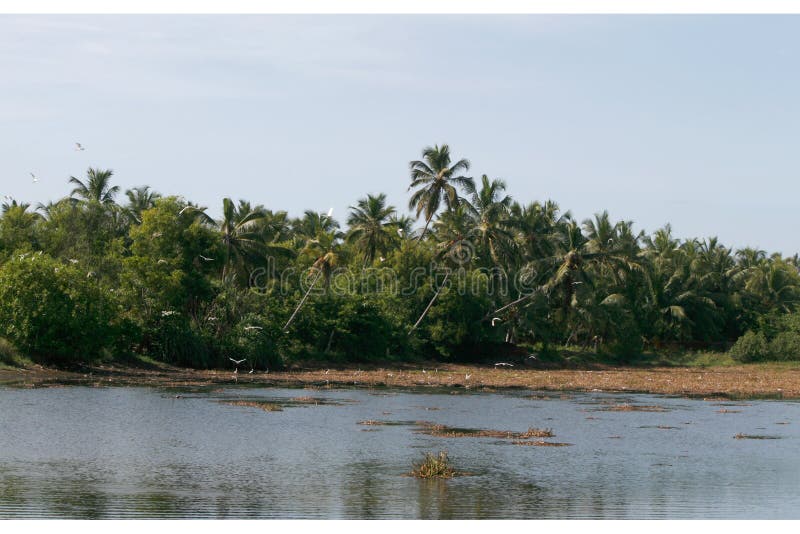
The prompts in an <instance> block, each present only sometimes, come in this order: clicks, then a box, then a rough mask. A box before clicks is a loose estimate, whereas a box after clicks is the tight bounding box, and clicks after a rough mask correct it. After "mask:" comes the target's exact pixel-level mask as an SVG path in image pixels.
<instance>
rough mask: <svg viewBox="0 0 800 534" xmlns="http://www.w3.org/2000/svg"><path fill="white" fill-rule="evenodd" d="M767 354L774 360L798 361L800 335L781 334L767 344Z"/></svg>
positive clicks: (799, 357)
mask: <svg viewBox="0 0 800 534" xmlns="http://www.w3.org/2000/svg"><path fill="white" fill-rule="evenodd" d="M769 352H770V355H771V357H772V358H774V359H776V360H800V334H798V333H797V332H781V333H780V334H778V335H777V336H775V338H774V339H773V340H772V341H770V342H769Z"/></svg>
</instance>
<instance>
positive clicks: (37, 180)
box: [30, 173, 39, 183]
mask: <svg viewBox="0 0 800 534" xmlns="http://www.w3.org/2000/svg"><path fill="white" fill-rule="evenodd" d="M30 175H31V178H33V183H38V182H39V179H38V178H37V177H36V175H35V174H33V173H30Z"/></svg>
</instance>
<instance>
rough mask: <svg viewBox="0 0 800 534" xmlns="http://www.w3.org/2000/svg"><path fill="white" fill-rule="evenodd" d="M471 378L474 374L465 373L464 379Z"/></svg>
mask: <svg viewBox="0 0 800 534" xmlns="http://www.w3.org/2000/svg"><path fill="white" fill-rule="evenodd" d="M470 378H472V375H464V380H469V379H470Z"/></svg>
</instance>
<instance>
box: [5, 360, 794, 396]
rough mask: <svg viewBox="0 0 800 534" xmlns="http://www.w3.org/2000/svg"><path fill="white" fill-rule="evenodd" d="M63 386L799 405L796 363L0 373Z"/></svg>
mask: <svg viewBox="0 0 800 534" xmlns="http://www.w3.org/2000/svg"><path fill="white" fill-rule="evenodd" d="M66 385H84V386H93V387H105V386H144V387H148V386H149V387H175V388H180V387H203V386H212V385H252V386H256V385H263V386H265V387H367V388H368V387H390V388H425V387H431V388H434V387H435V388H453V389H461V390H464V389H469V390H476V391H486V392H491V391H494V390H500V389H527V390H532V391H603V392H609V393H651V394H662V395H684V396H692V397H726V398H743V397H750V398H756V397H761V398H774V399H800V365H791V366H787V365H781V364H750V365H736V366H726V367H646V368H642V367H610V366H609V367H603V368H597V369H591V370H588V369H587V370H576V369H544V370H540V369H529V368H500V369H498V368H492V367H483V366H474V365H456V364H439V365H437V364H433V365H432V366H431V367H416V366H414V367H412V366H397V367H383V368H372V369H357V368H349V369H341V368H340V369H334V368H331V369H304V370H303V369H301V370H290V371H278V372H259V371H257V372H254V373H252V374H249V373H247V372H242V373H239V374H234V373H233V372H232V371H227V370H195V369H184V368H178V367H170V366H161V365H159V366H156V367H153V368H142V367H127V366H118V365H97V366H93V367H87V368H86V369H85V370H83V371H65V370H59V369H53V368H46V367H41V366H32V367H26V368H18V369H0V387H2V386H7V387H21V388H37V387H58V386H66Z"/></svg>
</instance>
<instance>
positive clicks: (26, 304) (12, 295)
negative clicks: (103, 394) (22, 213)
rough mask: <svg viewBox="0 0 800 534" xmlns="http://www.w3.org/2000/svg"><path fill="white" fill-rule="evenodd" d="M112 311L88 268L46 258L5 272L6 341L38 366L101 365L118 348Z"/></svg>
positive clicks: (1, 328) (0, 315) (1, 284)
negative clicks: (110, 349) (104, 355)
mask: <svg viewBox="0 0 800 534" xmlns="http://www.w3.org/2000/svg"><path fill="white" fill-rule="evenodd" d="M112 311H113V310H112V306H111V301H110V299H109V298H108V296H107V294H106V292H105V291H104V290H103V289H102V288H101V287H100V285H99V284H98V282H97V280H96V279H95V278H94V276H93V274H92V273H91V272H89V273H88V274H87V272H86V270H85V268H84V269H81V268H79V267H77V266H74V265H65V264H62V263H61V262H59V261H57V260H55V259H53V258H51V257H49V256H47V255H46V254H31V255H25V256H18V257H15V258H14V259H12V260H10V261H9V262H7V263H6V264H4V265H3V266H2V267H1V268H0V336H2V337H5V338H7V339H8V340H9V341H10V342H11V343H12V344H13V345H14V346H15V347H17V349H18V350H19V351H20V352H22V353H23V354H27V355H30V356H31V357H32V358H33V359H34V360H37V361H42V362H46V363H56V364H68V363H75V362H83V361H91V360H94V359H97V358H98V357H100V356H101V355H102V353H103V351H104V349H106V348H108V347H110V346H111V345H112V344H113V340H114V327H113V326H112V325H111V315H112Z"/></svg>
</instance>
